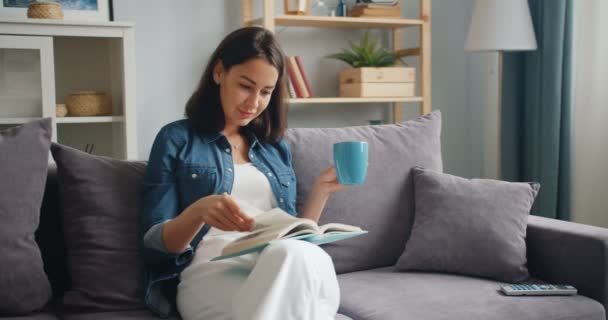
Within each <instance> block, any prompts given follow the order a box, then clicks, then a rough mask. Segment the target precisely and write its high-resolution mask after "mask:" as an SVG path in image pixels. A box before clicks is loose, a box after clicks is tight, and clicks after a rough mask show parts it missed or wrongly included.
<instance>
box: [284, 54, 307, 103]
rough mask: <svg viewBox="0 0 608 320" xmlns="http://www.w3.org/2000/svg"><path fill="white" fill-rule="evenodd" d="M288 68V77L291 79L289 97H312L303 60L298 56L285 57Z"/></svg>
mask: <svg viewBox="0 0 608 320" xmlns="http://www.w3.org/2000/svg"><path fill="white" fill-rule="evenodd" d="M285 66H286V69H287V76H288V77H287V78H288V80H289V84H288V85H289V88H288V89H289V97H290V98H310V97H312V96H313V95H312V91H311V90H310V85H309V84H308V79H307V77H306V74H304V69H303V68H302V62H301V61H300V57H298V56H290V57H287V58H286V59H285Z"/></svg>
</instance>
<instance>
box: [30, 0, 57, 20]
mask: <svg viewBox="0 0 608 320" xmlns="http://www.w3.org/2000/svg"><path fill="white" fill-rule="evenodd" d="M27 17H28V18H35V19H56V20H63V10H61V5H60V4H59V3H57V2H50V1H49V2H32V3H30V4H29V5H28V6H27Z"/></svg>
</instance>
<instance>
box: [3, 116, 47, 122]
mask: <svg viewBox="0 0 608 320" xmlns="http://www.w3.org/2000/svg"><path fill="white" fill-rule="evenodd" d="M40 119H42V117H18V118H17V117H15V118H0V124H24V123H28V122H32V121H36V120H40Z"/></svg>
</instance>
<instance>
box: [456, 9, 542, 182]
mask: <svg viewBox="0 0 608 320" xmlns="http://www.w3.org/2000/svg"><path fill="white" fill-rule="evenodd" d="M465 50H466V51H489V52H498V66H497V67H498V72H497V77H498V78H497V85H498V91H497V92H498V94H497V100H498V101H497V104H496V106H495V109H494V110H488V109H487V108H489V107H491V106H485V107H486V110H485V111H484V112H491V111H493V112H494V113H495V116H494V117H493V118H494V119H493V121H496V122H495V124H496V126H494V127H492V126H489V127H490V128H492V129H493V131H491V132H486V134H490V135H491V136H492V137H495V139H492V140H494V141H493V142H494V145H491V144H490V143H485V144H484V149H485V150H486V151H485V152H484V153H485V154H486V155H487V154H488V152H487V151H488V149H487V148H492V149H490V150H493V151H494V152H493V154H492V156H491V157H492V158H494V157H495V158H494V159H484V162H485V161H491V162H492V163H494V164H495V165H496V168H494V170H491V171H495V172H493V175H494V177H489V178H496V179H500V178H501V173H500V172H501V161H500V157H501V155H500V154H501V151H500V149H501V143H500V141H501V134H500V131H501V128H500V127H501V126H500V120H501V114H502V106H501V98H502V54H503V52H505V51H528V50H536V37H535V35H534V27H533V25H532V18H531V16H530V8H529V6H528V0H475V7H474V9H473V16H472V17H471V23H470V24H469V32H468V34H467V40H466V44H465ZM487 125H488V124H487V123H486V126H487ZM484 127H485V126H484Z"/></svg>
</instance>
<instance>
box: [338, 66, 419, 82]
mask: <svg viewBox="0 0 608 320" xmlns="http://www.w3.org/2000/svg"><path fill="white" fill-rule="evenodd" d="M357 82H416V69H415V68H407V67H386V68H349V69H345V70H342V72H341V73H340V83H357Z"/></svg>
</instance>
